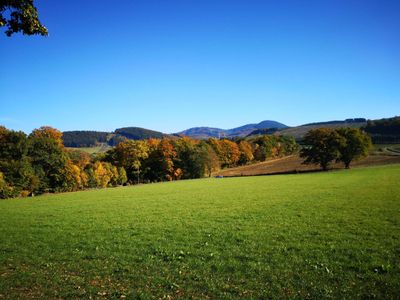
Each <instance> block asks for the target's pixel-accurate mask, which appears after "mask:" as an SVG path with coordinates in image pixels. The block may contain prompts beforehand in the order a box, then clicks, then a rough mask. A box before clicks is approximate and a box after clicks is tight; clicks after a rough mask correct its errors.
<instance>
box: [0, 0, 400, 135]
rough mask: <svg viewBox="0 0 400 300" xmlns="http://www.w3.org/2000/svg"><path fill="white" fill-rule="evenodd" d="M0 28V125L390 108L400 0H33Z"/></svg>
mask: <svg viewBox="0 0 400 300" xmlns="http://www.w3.org/2000/svg"><path fill="white" fill-rule="evenodd" d="M35 3H36V6H37V7H38V11H39V15H40V19H41V21H42V23H43V24H44V25H46V27H47V28H48V29H49V33H50V35H49V37H47V38H44V37H39V36H37V37H28V36H22V35H20V34H18V35H14V36H13V37H11V38H7V37H6V36H5V35H4V34H3V32H1V35H0V124H3V125H5V126H6V127H8V128H12V129H18V130H24V131H25V132H30V131H31V130H32V129H33V128H37V127H39V126H41V125H50V126H53V127H56V128H58V129H60V130H80V129H82V130H114V129H115V128H118V127H124V126H139V127H145V128H149V129H154V130H159V131H163V132H168V133H169V132H176V131H180V130H183V129H186V128H189V127H195V126H203V125H204V126H212V127H220V128H232V127H236V126H239V125H243V124H246V123H254V122H259V121H262V120H266V119H269V120H276V121H280V122H282V123H285V124H288V125H300V124H302V123H308V122H313V121H327V120H334V119H345V118H349V117H366V118H381V117H390V116H394V115H399V114H400V1H398V0H393V1H385V0H375V1H369V0H359V1H351V0H343V1H339V0H335V1H321V0H315V1H308V0H304V1H298V0H293V1H285V0H282V1H268V0H260V1H255V0H241V1H235V0H197V1H195V0H181V1H175V0H169V1H164V0H158V1H154V0H142V1H135V0H120V1H114V2H112V1H101V0H100V1H99V0H96V1H95V0H85V1H83V0H68V1H65V0H63V1H58V0H57V1H54V0H41V1H40V0H36V1H35Z"/></svg>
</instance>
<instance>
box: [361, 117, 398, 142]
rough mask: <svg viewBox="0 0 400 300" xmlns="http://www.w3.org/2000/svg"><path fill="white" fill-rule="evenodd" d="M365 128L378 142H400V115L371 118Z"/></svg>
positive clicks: (374, 140)
mask: <svg viewBox="0 0 400 300" xmlns="http://www.w3.org/2000/svg"><path fill="white" fill-rule="evenodd" d="M363 129H364V130H365V131H366V132H368V133H369V134H370V136H371V137H372V140H373V142H374V143H376V144H391V143H400V117H393V118H388V119H380V120H369V121H368V122H367V125H366V126H365V127H364V128H363Z"/></svg>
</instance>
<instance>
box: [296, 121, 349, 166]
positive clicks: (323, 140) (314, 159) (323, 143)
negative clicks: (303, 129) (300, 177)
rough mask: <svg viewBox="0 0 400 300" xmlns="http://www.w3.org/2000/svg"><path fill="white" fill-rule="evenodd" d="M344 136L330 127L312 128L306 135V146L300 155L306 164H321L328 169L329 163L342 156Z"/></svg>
mask: <svg viewBox="0 0 400 300" xmlns="http://www.w3.org/2000/svg"><path fill="white" fill-rule="evenodd" d="M343 141H344V138H343V137H342V136H340V135H339V134H338V133H337V132H336V131H335V130H333V129H330V128H318V129H313V130H310V131H309V132H308V133H307V134H306V135H305V137H304V144H305V146H304V148H303V149H302V150H301V152H300V157H303V158H305V160H304V162H303V163H305V164H310V163H311V164H319V165H320V166H321V168H322V169H323V170H324V171H326V170H327V169H328V167H329V164H330V163H331V162H332V161H334V160H337V159H338V158H339V157H340V152H339V146H340V145H341V144H342V143H343Z"/></svg>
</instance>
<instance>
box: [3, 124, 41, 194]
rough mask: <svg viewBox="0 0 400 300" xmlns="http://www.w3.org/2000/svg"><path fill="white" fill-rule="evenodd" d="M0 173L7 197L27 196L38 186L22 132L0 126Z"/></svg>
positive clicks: (26, 142)
mask: <svg viewBox="0 0 400 300" xmlns="http://www.w3.org/2000/svg"><path fill="white" fill-rule="evenodd" d="M0 145H1V146H0V172H2V174H3V180H4V182H5V183H6V186H7V187H8V188H7V191H8V195H7V197H16V196H19V195H23V194H29V193H30V192H32V191H33V190H34V189H35V188H36V187H37V185H38V183H39V180H38V178H37V177H36V176H35V173H34V170H33V168H32V165H31V162H30V158H29V156H28V151H29V142H28V139H27V136H26V134H25V133H23V132H21V131H20V132H17V131H13V130H8V129H6V128H5V127H2V126H0Z"/></svg>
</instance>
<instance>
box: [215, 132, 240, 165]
mask: <svg viewBox="0 0 400 300" xmlns="http://www.w3.org/2000/svg"><path fill="white" fill-rule="evenodd" d="M208 142H209V144H210V145H211V147H213V149H214V151H215V153H216V154H217V155H218V159H219V161H220V163H221V166H222V167H231V166H234V165H236V163H237V162H238V161H239V158H240V150H239V147H238V145H237V144H236V143H235V142H232V141H230V140H228V139H223V140H217V139H213V138H212V139H209V140H208Z"/></svg>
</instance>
